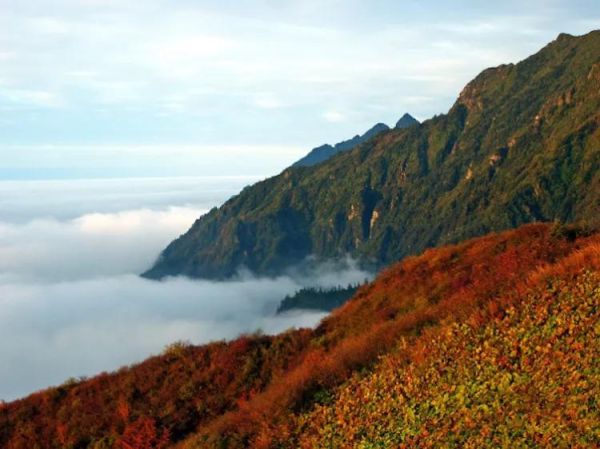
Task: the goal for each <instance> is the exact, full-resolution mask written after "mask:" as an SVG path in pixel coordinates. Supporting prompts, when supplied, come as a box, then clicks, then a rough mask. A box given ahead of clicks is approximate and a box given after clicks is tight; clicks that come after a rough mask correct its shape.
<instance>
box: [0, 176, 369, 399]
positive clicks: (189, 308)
mask: <svg viewBox="0 0 600 449" xmlns="http://www.w3.org/2000/svg"><path fill="white" fill-rule="evenodd" d="M231 181H232V180H231V179H225V180H219V179H216V180H204V181H203V182H202V180H200V181H199V180H197V179H196V180H190V179H183V180H166V181H165V180H156V179H155V180H152V179H150V180H135V179H134V180H102V181H100V180H97V181H76V180H75V181H58V182H49V181H39V182H31V181H21V182H10V183H0V210H2V212H3V213H2V220H3V221H0V360H2V363H1V364H0V399H5V400H10V399H14V398H17V397H19V396H22V395H25V394H27V393H30V392H32V391H34V390H37V389H40V388H44V387H47V386H49V385H53V384H58V383H61V382H63V381H64V380H66V379H67V378H69V377H73V376H81V375H93V374H95V373H98V372H101V371H105V370H112V369H116V368H118V367H119V366H122V365H124V364H130V363H133V362H136V361H140V360H143V359H144V358H146V357H148V356H149V355H151V354H156V353H159V352H160V351H161V350H162V349H163V348H164V346H165V345H167V344H169V343H172V342H174V341H176V340H189V341H192V342H193V343H204V342H208V341H211V340H217V339H223V338H233V337H235V336H237V335H239V334H240V333H243V332H252V331H254V330H256V329H262V330H263V331H264V332H267V333H275V332H280V331H282V330H285V329H288V328H290V327H298V326H313V325H315V324H316V323H317V322H318V321H319V320H320V319H321V318H322V317H323V316H324V314H322V313H318V312H293V313H289V314H285V315H279V316H275V313H274V312H275V310H276V308H277V306H278V304H279V302H280V301H281V300H282V298H284V297H285V296H286V295H287V294H290V293H293V292H294V291H296V290H298V289H300V288H301V287H303V286H307V285H321V286H324V287H331V286H334V285H338V284H347V283H354V282H360V281H363V280H364V279H365V278H367V277H369V273H366V272H363V271H361V270H359V269H358V268H357V267H356V266H355V265H354V264H353V262H352V261H350V260H349V261H347V262H346V263H345V264H342V265H341V266H340V265H339V264H324V265H322V266H321V267H319V268H317V269H315V270H314V271H308V272H307V271H302V272H294V273H292V272H290V274H289V275H287V276H281V277H278V278H256V277H254V276H252V275H251V274H249V273H241V274H240V275H239V277H238V278H236V279H234V280H231V281H228V282H211V281H206V280H191V279H186V278H170V279H167V280H165V281H162V282H157V281H150V280H146V279H142V278H140V277H139V276H138V275H137V274H138V273H140V272H141V271H143V270H145V269H146V268H147V267H148V266H150V264H151V263H152V262H153V260H154V259H155V258H156V257H157V255H158V253H159V252H160V250H161V249H162V248H163V247H164V246H165V245H166V244H167V243H168V242H169V241H170V240H171V239H173V238H175V237H176V236H177V235H179V234H180V233H182V232H184V231H185V230H186V229H188V228H189V226H190V225H191V224H192V223H193V221H194V220H195V219H196V218H197V217H198V216H199V215H200V214H201V213H202V211H203V210H206V209H208V208H209V207H212V206H213V205H214V204H219V203H220V202H222V201H223V200H224V199H225V198H226V197H227V196H229V193H227V192H228V190H227V189H224V187H225V186H228V188H229V190H231V189H234V188H236V184H235V182H234V183H232V182H231ZM234 181H235V179H234ZM194 183H197V184H200V187H195V188H192V186H193V184H194ZM211 188H213V189H214V190H215V192H216V196H214V193H215V192H213V194H211V193H210V189H211ZM10 192H12V194H11V193H10ZM41 192H45V195H44V197H42V198H39V194H40V193H41ZM202 192H204V195H205V196H204V197H203V198H202V197H201V198H200V199H199V201H198V202H197V203H196V204H198V203H203V204H205V205H206V207H205V208H204V209H201V208H199V207H197V206H196V207H192V206H181V205H179V206H176V205H173V204H181V203H184V204H185V203H186V202H187V201H188V200H189V198H190V196H194V195H201V193H202ZM159 193H161V194H162V196H161V197H159V198H158V200H157V198H154V196H155V195H157V194H159ZM129 194H132V196H131V197H128V195H129ZM190 194H191V195H190ZM10 196H15V197H16V203H18V205H19V206H20V207H17V204H12V205H11V203H10V202H6V201H3V198H7V197H10ZM44 201H46V202H48V203H49V204H48V206H49V207H48V208H47V209H44V208H40V207H41V204H42V203H43V202H44ZM132 203H134V204H136V205H138V208H136V209H127V208H126V207H127V205H130V204H132ZM169 204H171V205H169ZM139 206H144V207H141V208H140V207H139ZM106 208H108V210H107V211H104V212H98V211H94V210H100V209H106ZM61 209H62V210H61ZM50 211H51V212H52V213H51V214H50V215H47V216H45V217H43V216H41V213H42V212H44V213H46V212H50Z"/></svg>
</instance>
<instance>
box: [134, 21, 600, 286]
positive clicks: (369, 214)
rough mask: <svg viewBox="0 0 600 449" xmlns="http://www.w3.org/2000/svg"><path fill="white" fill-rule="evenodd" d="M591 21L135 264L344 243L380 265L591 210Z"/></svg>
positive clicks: (594, 188) (287, 255)
mask: <svg viewBox="0 0 600 449" xmlns="http://www.w3.org/2000/svg"><path fill="white" fill-rule="evenodd" d="M599 63H600V31H594V32H592V33H589V34H587V35H584V36H581V37H572V36H561V37H560V38H559V39H557V40H555V41H554V42H552V43H550V44H549V45H547V46H546V47H545V48H543V49H542V50H541V51H540V52H538V53H537V54H535V55H533V56H531V57H529V58H527V59H525V60H524V61H522V62H520V63H518V64H516V65H512V64H511V65H504V66H500V67H496V68H492V69H487V70H485V71H483V72H482V73H481V74H480V75H479V76H477V77H476V78H475V79H474V80H473V81H472V82H470V83H469V84H468V85H467V86H466V87H465V88H464V90H463V91H462V93H461V94H460V96H459V98H458V99H457V101H456V103H455V104H454V105H453V106H452V108H451V109H450V111H449V112H448V113H447V114H445V115H440V116H436V117H434V118H433V119H431V120H427V121H425V122H424V123H422V124H421V125H419V126H411V127H409V128H406V129H394V130H388V131H383V132H381V133H379V134H378V135H377V136H375V137H374V138H371V139H369V140H367V141H366V142H364V143H362V144H360V145H358V146H357V147H356V148H354V149H352V150H350V151H346V152H343V153H341V154H339V155H337V156H336V157H334V158H331V159H329V160H327V161H325V162H323V163H320V164H318V165H314V166H311V167H291V168H289V169H286V170H285V171H283V172H282V173H281V174H280V175H278V176H275V177H272V178H270V179H267V180H265V181H262V182H259V183H257V184H255V185H253V186H251V187H248V188H246V189H244V190H243V191H242V192H241V193H240V194H239V195H237V196H235V197H233V198H231V199H230V200H229V201H227V202H226V203H225V204H224V205H223V206H222V207H220V208H218V209H213V210H212V211H211V212H209V213H208V214H206V215H204V216H202V217H201V218H200V219H198V220H197V221H196V223H195V224H194V225H193V226H192V228H191V229H190V230H189V231H188V232H186V233H185V234H184V235H182V236H181V237H180V238H178V239H177V240H175V241H174V242H172V243H171V244H170V245H169V246H168V247H167V248H166V249H165V250H164V251H163V253H162V254H161V256H160V258H159V260H158V261H157V262H156V264H155V265H154V267H152V268H151V269H150V270H149V271H148V272H146V273H145V275H146V276H148V277H151V278H161V277H163V276H167V275H178V274H183V275H188V276H193V277H208V278H223V277H227V276H231V275H233V274H234V273H235V272H236V270H237V269H238V268H239V267H240V266H245V267H247V268H249V269H250V270H253V271H254V272H257V273H260V274H269V275H271V274H278V273H281V272H282V271H283V270H285V269H286V268H287V267H289V266H290V265H292V264H296V263H298V262H300V261H303V260H305V259H306V258H307V257H308V256H314V257H313V258H314V259H316V260H319V259H327V258H336V257H343V256H345V255H347V254H350V255H351V256H353V257H355V258H357V259H358V260H360V262H361V263H363V264H373V265H374V266H383V265H386V264H389V263H391V262H393V261H396V260H398V259H400V258H402V257H404V256H406V255H409V254H415V253H418V252H420V251H422V250H423V249H425V248H427V247H431V246H436V245H440V244H444V243H450V242H455V241H459V240H463V239H465V238H469V237H473V236H477V235H482V234H485V233H487V232H490V231H498V230H502V229H507V228H513V227H516V226H518V225H520V224H522V223H526V222H533V221H552V220H560V221H564V222H570V221H578V220H588V221H598V220H599V216H600V213H599V211H600V78H599V77H598V76H597V73H598V66H599Z"/></svg>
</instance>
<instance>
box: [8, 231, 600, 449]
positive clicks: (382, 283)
mask: <svg viewBox="0 0 600 449" xmlns="http://www.w3.org/2000/svg"><path fill="white" fill-rule="evenodd" d="M599 270H600V235H598V234H595V233H591V231H586V230H585V229H579V228H572V229H571V228H564V227H561V226H557V225H543V224H536V225H527V226H524V227H521V228H519V229H517V230H514V231H507V232H504V233H501V234H490V235H488V236H485V237H482V238H477V239H474V240H470V241H467V242H464V243H461V244H459V245H454V246H447V247H443V248H438V249H431V250H428V251H427V252H425V253H424V254H422V255H421V256H416V257H410V258H407V259H405V260H404V261H403V262H401V263H398V264H396V265H394V266H393V267H390V268H389V269H388V270H386V271H385V272H383V273H382V274H381V275H380V276H379V277H378V278H377V279H376V280H375V281H374V282H373V283H371V284H369V285H368V286H365V287H362V288H361V289H360V290H359V291H358V292H357V294H356V295H355V296H354V298H353V299H351V300H350V301H349V302H348V303H346V304H345V305H344V306H342V307H341V308H339V309H337V310H335V311H334V312H333V313H332V315H331V316H330V317H328V318H327V319H326V320H324V321H323V323H322V324H320V325H319V326H318V327H317V328H316V329H315V330H298V331H290V332H287V333H284V334H281V335H278V336H273V337H270V336H246V337H242V338H240V339H237V340H235V341H233V342H229V343H213V344H210V345H205V346H199V347H195V346H186V345H178V346H174V347H172V348H170V349H169V350H168V351H166V352H165V353H164V354H163V355H160V356H157V357H153V358H151V359H149V360H147V361H145V362H143V363H141V364H138V365H134V366H132V367H128V368H124V369H122V370H120V371H119V372H117V373H113V374H102V375H100V376H97V377H95V378H92V379H89V380H84V381H74V382H69V383H67V384H65V385H63V386H61V387H59V388H53V389H49V390H46V391H43V392H40V393H36V394H35V395H32V396H30V397H28V398H25V399H23V400H21V401H16V402H13V403H10V404H6V405H4V406H2V407H1V408H0V447H2V448H3V449H4V448H7V449H16V448H23V449H24V448H28V449H29V448H32V447H39V448H53V449H54V448H64V447H73V448H90V449H91V448H94V449H100V448H103V449H106V448H124V447H134V448H136V449H138V448H147V447H153V448H163V447H172V446H173V447H183V448H215V447H220V448H247V447H254V448H271V447H272V448H277V447H299V445H304V447H311V446H312V445H315V447H319V445H321V446H322V447H356V446H354V445H355V444H358V442H360V441H362V440H361V438H362V437H365V436H366V435H369V438H364V439H363V440H364V441H363V443H361V444H363V445H364V447H387V446H386V444H384V443H381V442H385V441H394V442H395V443H394V444H396V443H397V444H400V443H402V442H406V443H409V442H410V443H411V444H412V442H415V444H417V442H418V444H422V447H428V446H427V444H429V443H428V442H427V441H429V442H430V443H431V444H433V446H431V447H436V444H437V443H438V442H440V441H448V442H451V441H453V440H451V438H454V436H451V435H454V433H455V432H457V435H459V436H460V435H463V437H464V438H467V437H468V438H467V439H468V441H471V438H475V431H474V430H472V429H471V428H470V427H469V426H470V425H471V424H469V423H471V421H470V420H474V419H475V418H476V417H478V416H479V415H478V413H480V412H481V418H482V420H484V422H485V423H486V424H487V425H489V426H490V427H491V426H493V425H495V424H497V421H495V419H499V418H495V417H493V416H492V413H495V412H496V411H497V408H498V404H500V406H501V407H502V408H503V410H506V414H507V415H506V416H507V417H506V419H507V420H508V419H509V418H510V419H511V420H512V421H506V426H507V427H506V429H508V430H506V432H509V433H508V434H511V433H510V432H513V431H514V432H517V433H518V432H521V433H519V435H521V436H522V438H530V437H531V432H534V430H531V429H534V428H533V427H532V428H530V427H527V428H520V427H518V423H522V422H523V421H524V420H525V421H526V420H528V419H530V418H531V419H534V420H535V419H538V418H539V419H541V416H542V415H543V414H544V413H545V412H546V411H553V410H555V406H556V407H557V405H556V404H559V402H556V401H564V402H560V404H564V405H565V407H563V408H561V411H560V413H559V414H558V415H556V417H554V418H551V417H545V418H544V420H541V421H539V422H540V426H541V427H540V429H541V430H539V432H538V433H539V434H540V435H541V437H540V438H542V437H543V438H546V437H547V435H553V433H552V432H555V431H557V430H556V429H559V430H560V429H562V430H561V431H564V433H565V435H575V436H576V437H577V438H579V439H580V440H581V441H582V442H585V441H593V438H596V436H594V435H596V434H594V432H595V430H594V427H593V426H592V428H591V430H590V429H589V426H588V425H587V424H586V423H588V421H589V420H587V419H588V418H585V419H584V418H582V417H583V416H584V412H585V413H588V415H587V416H590V417H592V418H593V417H594V415H593V413H596V411H595V410H596V409H595V407H596V404H595V402H593V401H590V397H593V393H595V392H596V391H595V388H596V387H595V386H594V385H596V384H594V382H596V381H597V371H595V369H597V368H596V366H597V365H598V364H597V363H596V364H595V365H593V363H592V362H593V360H594V357H596V355H594V354H597V353H596V352H594V351H597V348H596V347H595V346H594V345H595V344H597V343H596V340H595V339H594V337H593V336H592V335H591V334H589V333H593V332H596V329H595V327H597V325H596V324H594V323H595V320H597V316H596V315H594V313H597V310H598V307H597V306H598V304H597V300H598V297H597V294H598V288H600V286H599V285H598V271H599ZM544 310H545V312H544ZM544 314H545V315H544ZM567 315H568V316H567ZM544 316H546V317H547V318H546V319H545V321H544V320H543V319H542V318H543V317H544ZM538 325H539V326H538ZM544 326H546V327H544ZM555 334H556V338H554V335H555ZM523 335H530V337H528V338H530V339H531V340H530V341H525V340H523V338H522V336H523ZM548 342H549V343H550V346H548V345H547V343H548ZM538 346H539V349H538ZM478 347H481V348H485V349H486V351H483V352H482V351H479V350H478V349H477V348H478ZM487 349H489V351H487ZM513 350H515V351H517V353H516V355H515V354H513V353H512V351H513ZM586 351H587V352H586ZM381 357H383V358H381ZM548 362H552V363H554V365H552V366H549V365H548V366H547V363H548ZM559 365H560V366H561V367H562V371H560V370H557V367H558V366H559ZM389 370H396V371H394V373H393V376H392V375H391V373H390V371H389ZM574 372H577V373H579V374H580V377H577V378H574V377H571V376H572V373H574ZM506 373H511V377H510V378H508V377H506V376H505V374H506ZM381 376H384V377H386V379H383V380H382V379H381ZM419 376H423V377H422V378H421V377H419ZM436 376H437V377H436ZM503 376H504V377H503ZM408 378H410V379H412V380H411V382H413V383H414V385H415V387H414V388H415V389H418V390H419V391H416V390H415V389H409V390H406V394H405V396H401V395H400V393H397V392H398V391H399V392H402V391H404V390H402V389H403V388H409V386H407V385H405V383H406V379H408ZM377 379H379V380H377ZM433 379H443V382H441V383H440V382H433V381H432V382H431V383H430V382H429V381H430V380H433ZM503 379H504V380H503ZM506 379H508V380H506ZM506 382H508V383H506ZM514 382H518V383H517V384H515V386H514V387H513V383H514ZM569 382H574V383H571V384H569V386H568V388H567V383H569ZM379 385H381V388H382V389H381V390H377V389H376V388H377V387H378V386H379ZM452 385H454V389H452ZM522 385H525V386H528V385H531V390H527V391H521V390H519V389H518V388H521V386H522ZM416 386H418V388H417V387H416ZM367 388H371V390H367ZM410 388H413V387H410ZM512 388H514V391H513V390H512ZM523 388H525V387H523ZM561 388H562V389H561ZM502 389H506V390H502ZM409 392H410V394H411V395H408V393H409ZM558 392H560V393H561V394H560V395H558ZM388 393H389V394H388ZM518 393H522V395H521V398H522V400H523V401H529V406H527V405H526V404H524V403H520V402H519V403H517V402H515V398H516V395H517V394H518ZM538 393H539V394H541V395H546V394H547V395H548V397H547V398H544V397H541V398H539V399H538V400H537V401H538V402H536V401H535V400H534V396H535V395H536V394H538ZM446 394H447V395H448V396H446ZM361 395H365V399H364V401H365V406H364V408H362V407H360V406H359V405H357V404H354V403H351V402H348V401H349V399H348V398H349V397H351V396H355V397H357V398H361V397H362V396H361ZM399 395H400V396H399ZM412 395H414V398H413V397H412ZM455 395H462V396H460V397H463V396H464V398H463V399H464V401H466V402H465V404H469V406H470V407H471V405H472V407H471V408H472V410H471V409H467V410H463V408H462V405H461V404H460V403H459V402H457V401H459V400H462V399H457V398H455ZM409 396H410V397H409ZM559 396H560V397H559ZM596 396H597V394H596ZM503 398H505V399H503ZM505 400H506V401H505ZM369 401H372V402H369ZM420 401H424V402H426V401H429V402H427V403H428V404H432V405H428V407H429V408H428V409H427V410H430V411H431V413H430V412H429V411H426V410H425V409H420V408H418V407H417V406H416V405H415V404H417V403H419V402H420ZM495 401H500V402H495ZM582 401H583V402H582ZM586 401H587V402H586ZM488 402H489V403H488ZM483 403H485V404H486V407H488V408H487V409H485V408H481V407H480V405H481V404H483ZM576 403H580V406H581V407H583V406H585V407H587V409H585V410H583V409H576V410H571V409H570V407H572V406H574V405H573V404H576ZM369 404H371V405H369ZM406 404H408V405H406ZM553 404H554V405H553ZM405 406H406V407H408V408H403V407H405ZM513 406H514V407H515V408H514V410H511V407H513ZM377 407H382V408H381V409H378V408H377ZM386 407H387V408H389V409H390V410H394V411H396V410H398V413H399V415H398V416H396V415H394V414H392V413H391V412H390V414H385V413H384V412H382V415H381V416H380V417H379V418H377V415H378V414H379V411H380V410H385V409H386ZM435 407H440V408H439V409H436V408H435ZM536 407H537V408H536ZM544 407H546V408H544ZM336 410H342V411H344V412H343V413H342V416H337V415H335V413H337V412H336ZM433 410H434V411H435V413H434V411H433ZM586 410H587V411H586ZM538 412H539V413H538ZM420 413H423V414H420ZM523 413H526V414H525V415H523ZM557 413H558V412H557ZM573 413H575V414H573ZM333 415H335V416H336V418H335V419H334V418H332V416H333ZM413 415H414V417H413V418H411V416H413ZM395 416H396V417H395ZM447 416H450V418H448V422H444V426H445V427H440V429H432V428H431V427H434V424H432V423H436V424H437V423H438V421H436V420H438V419H442V418H443V417H447ZM551 416H554V415H551ZM569 416H571V418H570V419H571V421H568V420H567V418H565V417H569ZM344 417H346V418H344ZM406 417H408V418H406ZM575 417H579V418H581V419H578V420H575ZM338 418H339V419H338ZM405 418H406V419H408V420H409V421H407V422H404V421H401V420H400V419H405ZM513 418H514V419H513ZM345 419H347V421H345ZM363 419H364V422H361V420H363ZM399 420H400V421H399ZM547 420H549V421H547ZM575 421H576V425H577V426H580V427H577V428H569V429H570V430H569V429H567V430H568V432H571V433H568V432H567V430H564V428H563V427H562V426H567V425H569V426H570V425H575V424H573V423H574V422H575ZM535 422H536V421H534V423H535ZM551 422H553V423H556V425H555V426H554V427H552V426H551V425H550V423H551ZM523 425H524V426H525V424H523ZM448 426H454V427H452V429H453V430H452V431H449V430H448ZM444 429H445V430H444ZM552 429H554V430H552ZM422 430H426V432H421V431H422ZM479 430H480V429H478V430H477V431H479ZM434 431H435V432H438V433H436V434H435V435H436V436H435V439H431V440H420V439H419V438H426V437H427V435H429V434H433V433H434ZM444 432H447V433H444ZM502 432H504V431H502ZM528 432H529V433H528ZM477 435H478V436H477V438H487V437H489V438H490V440H489V441H491V442H492V443H494V442H496V441H497V438H505V433H500V434H497V433H494V432H492V433H490V434H489V435H486V434H485V432H484V433H482V434H477ZM371 436H372V438H371ZM463 437H461V438H463ZM457 438H458V437H457ZM494 438H496V439H494ZM371 440H372V441H373V444H375V443H377V444H379V445H377V444H376V445H375V446H369V444H370V443H369V441H371ZM328 441H329V442H331V443H332V445H331V446H328V444H329V443H328ZM422 441H425V442H422ZM456 441H463V442H464V441H467V440H465V439H463V440H460V438H459V439H458V440H456ZM472 441H480V440H477V439H474V440H472ZM481 441H488V440H481ZM515 441H516V440H515ZM519 441H521V440H519ZM523 441H529V440H523ZM540 441H541V440H540ZM544 441H545V440H544ZM378 442H379V443H378ZM542 442H543V441H542ZM134 443H135V444H134ZM434 443H435V444H434ZM492 443H489V444H492ZM127 444H129V446H127ZM136 444H137V446H136ZM144 444H146V445H145V446H144ZM444 444H445V443H444ZM448 444H450V443H448ZM486 444H488V443H486ZM582 444H583V443H582ZM359 447H360V446H359ZM491 447H493V446H491ZM548 447H552V446H548Z"/></svg>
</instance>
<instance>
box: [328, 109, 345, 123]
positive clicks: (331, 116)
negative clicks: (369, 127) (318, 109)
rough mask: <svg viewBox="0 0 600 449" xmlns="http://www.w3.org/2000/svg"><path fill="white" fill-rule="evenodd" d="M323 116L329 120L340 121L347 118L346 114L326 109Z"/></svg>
mask: <svg viewBox="0 0 600 449" xmlns="http://www.w3.org/2000/svg"><path fill="white" fill-rule="evenodd" d="M323 118H324V119H325V120H327V121H328V122H332V123H339V122H343V121H345V120H346V115H345V114H343V113H341V112H339V111H325V112H323Z"/></svg>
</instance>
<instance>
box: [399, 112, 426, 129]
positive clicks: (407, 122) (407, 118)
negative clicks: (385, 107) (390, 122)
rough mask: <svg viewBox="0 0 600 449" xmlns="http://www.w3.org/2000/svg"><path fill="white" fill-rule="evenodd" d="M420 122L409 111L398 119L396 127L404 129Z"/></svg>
mask: <svg viewBox="0 0 600 449" xmlns="http://www.w3.org/2000/svg"><path fill="white" fill-rule="evenodd" d="M418 124H420V122H419V121H418V120H417V119H416V118H414V117H413V116H412V115H410V114H409V113H408V112H407V113H406V114H404V115H403V116H402V117H400V120H398V122H396V129H404V128H408V127H410V126H413V125H418Z"/></svg>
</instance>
